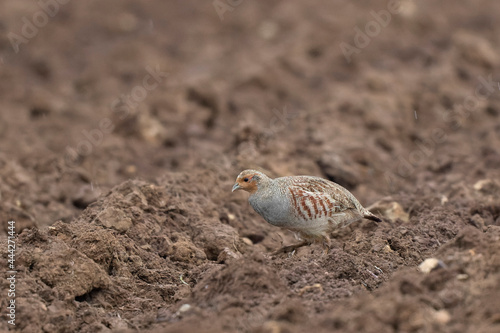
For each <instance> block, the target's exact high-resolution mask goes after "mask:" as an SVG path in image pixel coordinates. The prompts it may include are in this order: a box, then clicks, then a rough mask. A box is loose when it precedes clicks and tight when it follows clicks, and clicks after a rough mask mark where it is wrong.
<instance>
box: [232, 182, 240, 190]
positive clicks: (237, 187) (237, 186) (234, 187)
mask: <svg viewBox="0 0 500 333" xmlns="http://www.w3.org/2000/svg"><path fill="white" fill-rule="evenodd" d="M240 188H241V186H240V184H238V183H236V184H234V186H233V190H232V191H231V192H234V191H236V190H239V189H240Z"/></svg>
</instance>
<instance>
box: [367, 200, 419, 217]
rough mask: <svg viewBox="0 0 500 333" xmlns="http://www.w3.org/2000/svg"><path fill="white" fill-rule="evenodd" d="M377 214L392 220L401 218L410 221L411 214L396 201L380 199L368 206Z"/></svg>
mask: <svg viewBox="0 0 500 333" xmlns="http://www.w3.org/2000/svg"><path fill="white" fill-rule="evenodd" d="M367 209H368V210H369V211H370V212H372V213H373V214H375V215H381V216H383V217H385V218H388V219H389V220H391V221H395V220H397V219H400V220H401V221H403V222H408V221H409V219H410V215H409V214H408V213H407V212H405V211H404V209H403V207H402V206H401V205H400V204H399V203H398V202H396V201H384V200H380V201H377V202H375V203H374V204H373V205H371V206H370V207H368V208H367Z"/></svg>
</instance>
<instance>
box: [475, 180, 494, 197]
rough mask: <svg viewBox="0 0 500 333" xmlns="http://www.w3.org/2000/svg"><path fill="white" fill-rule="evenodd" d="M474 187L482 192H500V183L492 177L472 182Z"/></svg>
mask: <svg viewBox="0 0 500 333" xmlns="http://www.w3.org/2000/svg"><path fill="white" fill-rule="evenodd" d="M474 189H475V190H476V191H478V192H481V193H483V194H489V195H491V194H496V193H499V192H500V184H498V182H496V181H494V180H492V179H482V180H480V181H478V182H477V183H475V184H474Z"/></svg>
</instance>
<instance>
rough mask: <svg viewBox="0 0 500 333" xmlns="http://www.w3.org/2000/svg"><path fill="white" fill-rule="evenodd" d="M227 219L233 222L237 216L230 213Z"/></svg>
mask: <svg viewBox="0 0 500 333" xmlns="http://www.w3.org/2000/svg"><path fill="white" fill-rule="evenodd" d="M227 218H228V219H229V221H233V220H234V219H235V218H236V216H235V215H234V214H231V213H228V214H227Z"/></svg>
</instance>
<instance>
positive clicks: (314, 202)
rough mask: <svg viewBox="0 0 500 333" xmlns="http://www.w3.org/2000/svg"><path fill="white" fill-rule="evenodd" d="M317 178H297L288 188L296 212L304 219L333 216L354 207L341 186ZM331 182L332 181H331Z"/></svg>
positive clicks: (347, 212) (347, 211)
mask: <svg viewBox="0 0 500 333" xmlns="http://www.w3.org/2000/svg"><path fill="white" fill-rule="evenodd" d="M329 183H330V182H326V181H323V180H322V179H321V178H319V179H314V178H313V179H307V178H305V179H300V178H299V179H297V180H295V182H294V183H293V184H291V185H290V186H289V187H288V188H289V191H290V194H291V198H292V204H293V206H294V208H295V211H296V212H297V214H298V215H299V216H301V217H303V218H305V219H315V218H321V217H335V216H336V215H339V214H340V215H341V214H349V213H350V211H352V210H354V209H356V206H355V204H354V203H353V202H352V201H350V200H349V199H348V198H346V195H345V194H344V192H343V191H342V189H341V188H337V187H335V186H331V185H330V184H329ZM331 184H333V183H331Z"/></svg>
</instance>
